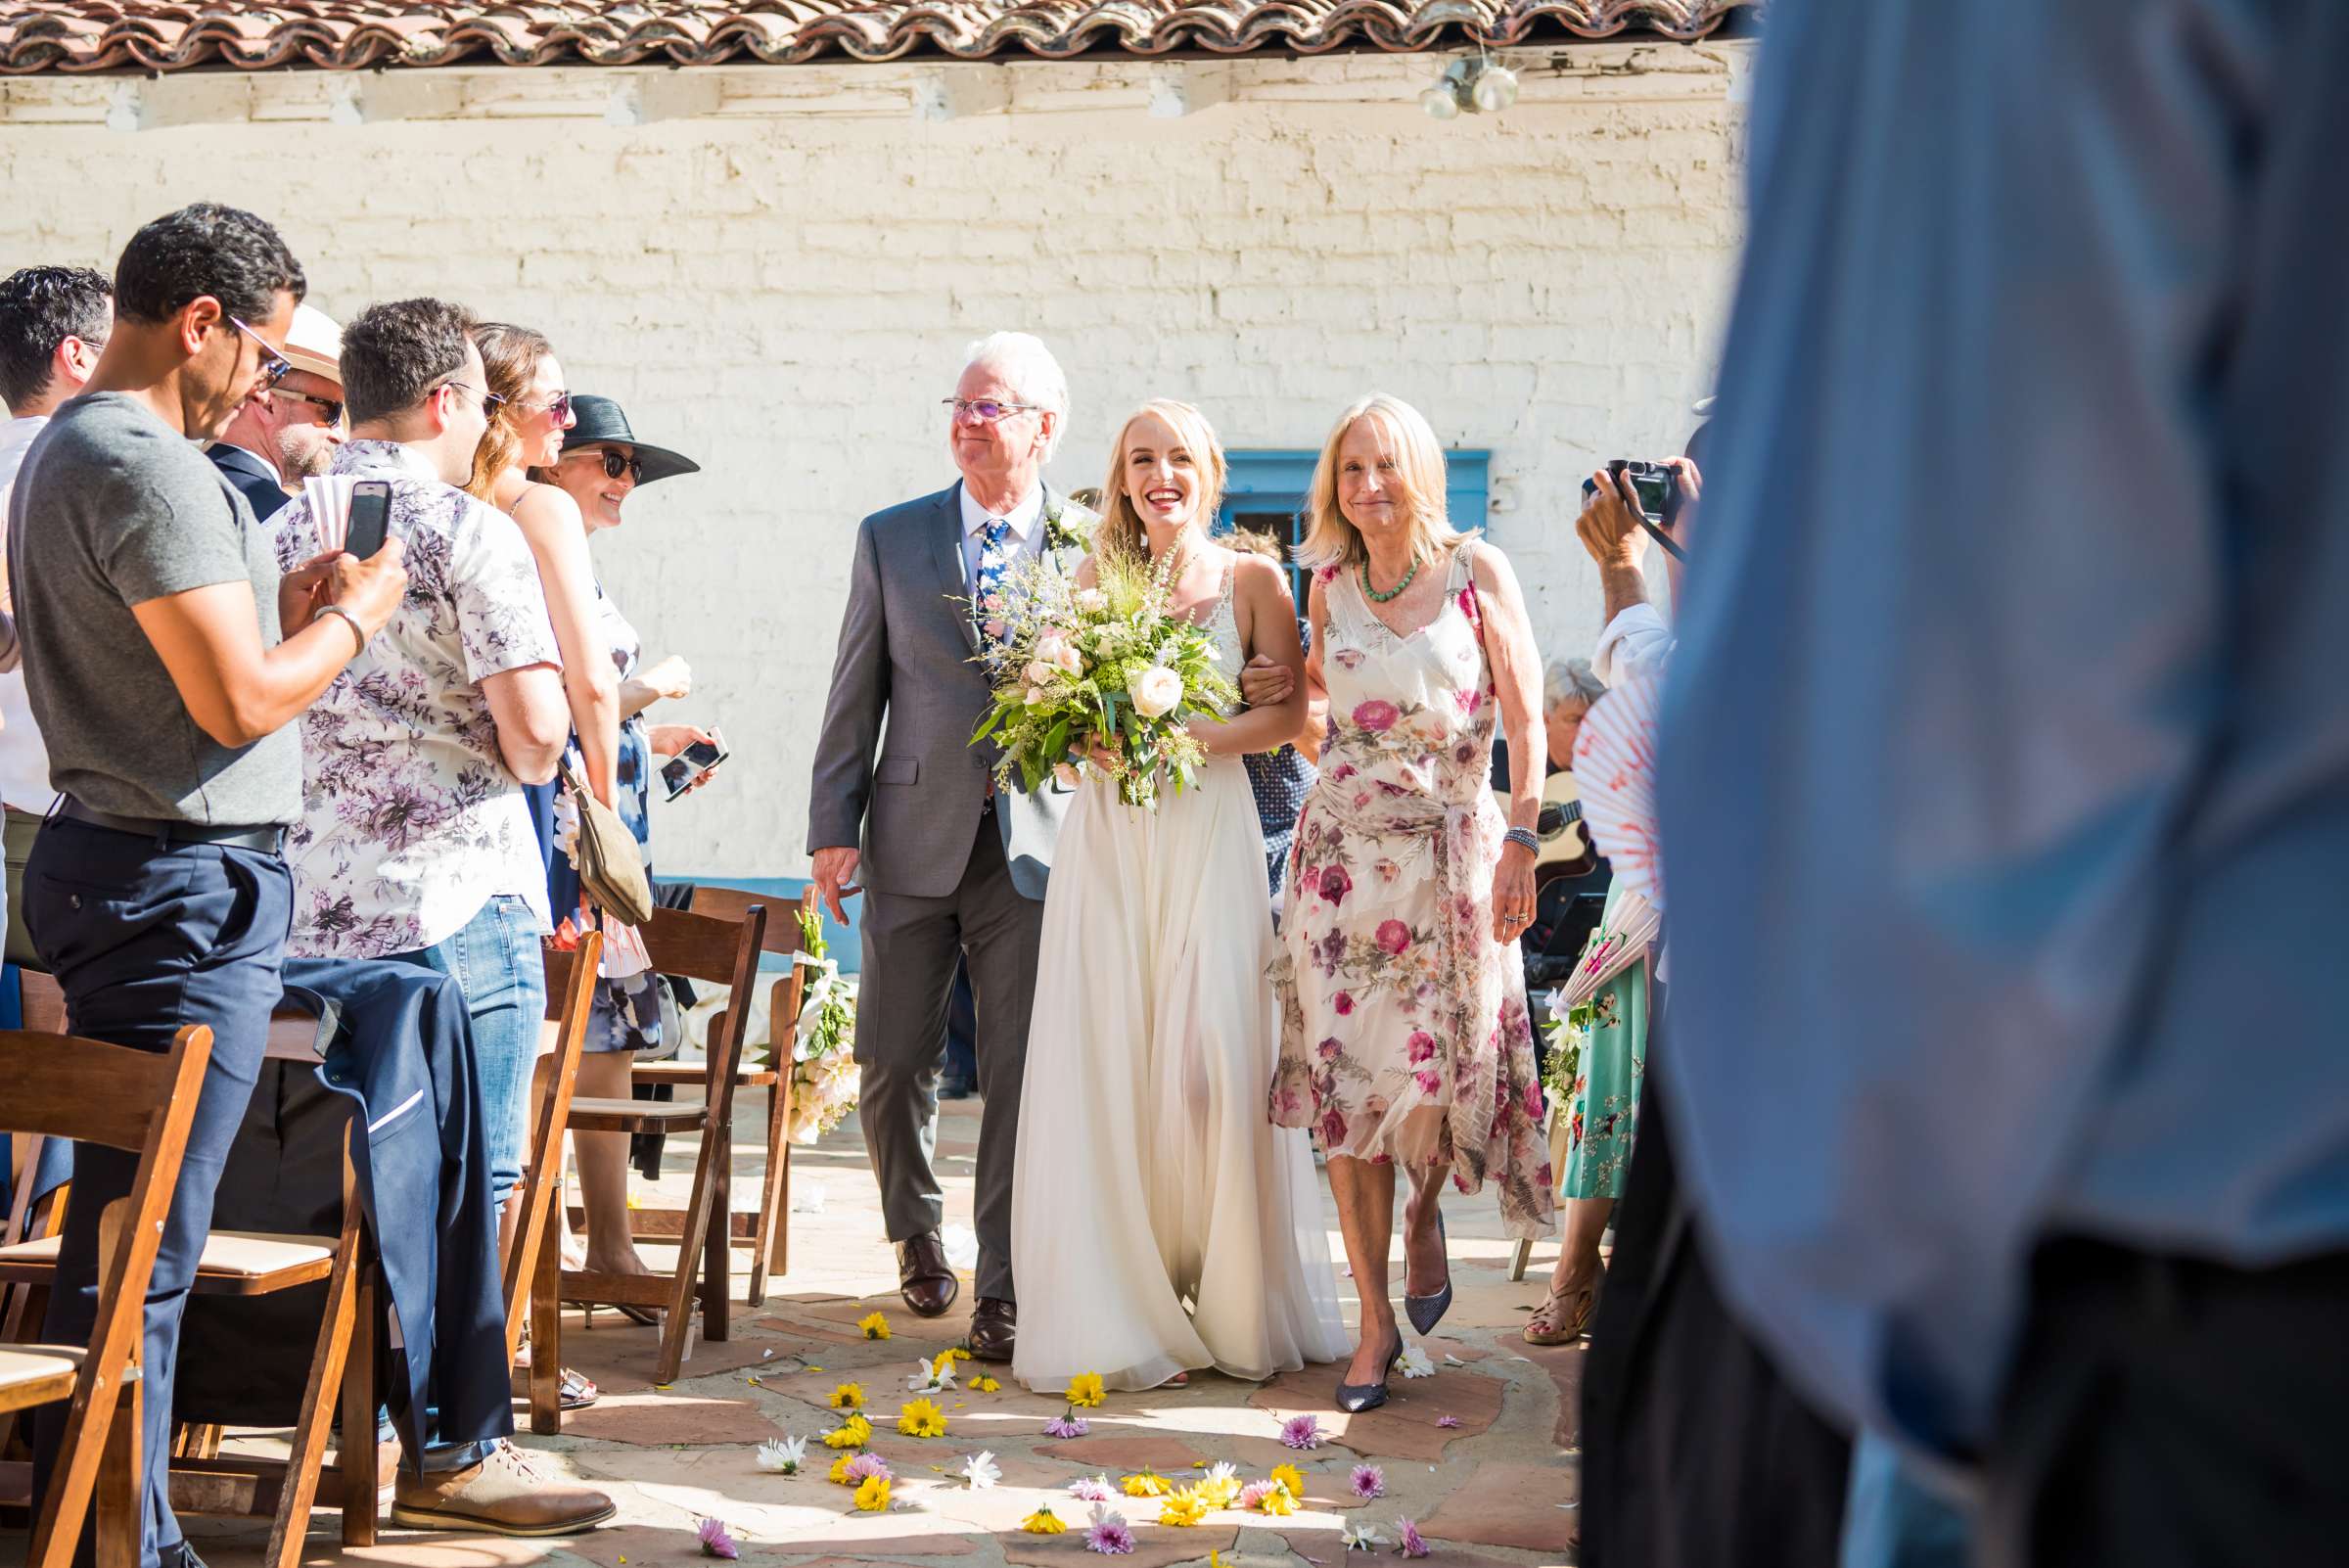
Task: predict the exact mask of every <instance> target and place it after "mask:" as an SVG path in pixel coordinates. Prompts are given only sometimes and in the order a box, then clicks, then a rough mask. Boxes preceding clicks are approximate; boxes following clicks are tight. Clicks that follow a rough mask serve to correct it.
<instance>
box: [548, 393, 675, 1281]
mask: <svg viewBox="0 0 2349 1568" xmlns="http://www.w3.org/2000/svg"><path fill="white" fill-rule="evenodd" d="M569 403H570V414H571V419H572V424H571V427H570V428H569V429H568V430H566V431H565V432H563V434H562V437H561V451H560V455H559V456H558V457H557V459H556V461H555V462H554V464H553V465H552V466H551V467H543V468H541V467H533V468H531V469H530V473H529V478H530V480H532V481H536V482H538V483H540V484H545V485H549V486H552V487H553V488H554V489H556V490H558V491H559V492H561V494H562V495H563V496H564V497H565V498H567V499H568V500H569V501H570V503H571V504H572V506H573V508H575V509H576V515H577V517H578V520H579V527H580V529H581V530H582V532H581V535H580V536H581V538H582V540H583V541H585V540H592V539H593V538H594V537H595V535H596V534H597V533H600V532H602V531H603V530H606V529H616V528H618V527H620V525H621V509H622V507H623V506H625V505H626V503H627V499H628V497H629V496H630V495H632V494H634V493H635V491H636V487H637V486H638V485H640V484H652V483H653V482H654V481H656V480H665V479H672V478H674V477H676V476H677V475H680V474H696V473H699V472H701V465H700V464H698V463H695V462H694V461H692V460H691V459H690V458H686V457H683V456H681V455H679V454H678V453H676V452H672V451H670V450H669V449H668V448H667V447H665V446H653V445H649V444H647V443H645V442H643V441H640V440H638V439H637V438H636V433H635V431H634V430H632V429H631V428H630V427H629V424H628V417H627V415H626V414H625V413H624V412H622V409H621V406H620V404H619V403H617V402H615V401H613V400H612V399H611V398H609V397H592V396H588V395H587V394H585V393H580V394H577V395H575V396H572V397H571V398H570V399H569ZM588 586H589V587H590V588H591V589H592V591H593V593H594V607H595V638H596V645H597V651H598V654H599V655H600V656H601V657H603V658H606V659H608V660H609V661H610V664H609V666H608V667H607V668H608V669H611V670H612V672H613V674H614V677H615V679H616V681H617V683H618V693H619V712H620V726H619V745H618V747H617V749H616V751H615V755H614V768H613V781H614V791H613V801H612V805H613V807H614V809H616V810H617V811H618V812H619V813H620V819H621V820H622V822H624V823H626V824H627V827H628V831H630V832H631V833H633V834H635V836H636V843H637V847H638V849H639V851H640V852H641V853H643V855H644V863H645V869H646V871H647V872H648V873H649V872H650V871H651V869H652V849H651V839H652V820H651V814H650V807H651V801H652V792H653V789H654V787H655V779H654V772H655V763H654V759H656V758H676V757H678V756H679V755H680V754H682V753H684V752H685V751H686V750H687V748H689V747H707V748H710V749H711V750H712V751H714V750H715V749H716V742H717V738H716V737H715V736H714V735H713V734H711V733H709V732H708V731H705V730H702V729H697V728H696V727H694V726H693V725H691V724H647V723H646V722H645V718H644V715H645V711H646V710H647V709H649V708H651V707H652V706H653V705H654V704H655V703H657V702H661V701H663V700H675V699H680V698H683V697H684V696H685V695H686V694H687V693H688V692H689V691H691V690H692V689H693V675H692V671H691V670H690V669H687V668H686V665H685V661H684V660H682V659H679V658H676V657H675V656H674V655H671V656H670V657H668V658H667V659H664V660H661V661H660V662H659V663H657V664H653V665H649V666H648V665H646V664H645V662H644V642H643V639H642V638H640V637H639V636H637V634H636V631H635V628H634V627H632V626H630V625H629V624H628V623H627V621H626V619H625V618H624V617H622V615H621V613H620V607H619V606H618V605H616V604H615V603H614V602H613V601H612V597H611V595H609V594H607V593H606V592H604V590H603V585H602V584H601V583H599V582H596V581H594V580H593V578H592V577H591V578H590V579H589V583H588ZM570 755H571V760H572V763H573V765H574V766H575V767H583V764H584V759H583V757H582V755H581V748H580V745H579V737H578V736H577V735H576V734H575V735H574V736H573V737H572V741H571V754H570ZM701 755H705V754H701V753H698V752H697V754H696V758H695V759H693V761H698V760H699V757H700V756H701ZM707 777H708V772H707V770H706V769H704V770H701V771H700V772H699V774H698V776H692V777H691V781H690V782H688V783H687V785H686V789H685V792H686V793H690V792H691V791H692V790H695V789H698V788H700V787H701V783H702V781H703V779H706V778H707ZM550 788H551V787H550ZM662 789H663V793H665V794H666V793H668V786H667V785H663V786H662ZM546 875H547V892H548V897H549V899H550V901H551V903H552V905H553V908H554V910H555V915H556V918H557V919H561V918H562V917H563V916H564V915H565V914H571V915H572V916H573V917H574V918H575V919H578V918H580V916H579V914H578V911H579V907H580V899H579V878H578V872H577V870H576V868H575V867H574V866H573V865H572V863H571V860H570V858H569V857H568V856H566V855H565V854H564V853H562V852H561V851H560V850H557V849H552V848H550V849H549V852H548V854H547V871H546ZM609 952H610V949H609V948H607V954H608V955H609ZM627 968H628V965H627V962H626V959H625V957H624V956H623V957H622V958H620V959H617V960H609V961H607V962H606V964H605V966H604V978H603V981H602V983H601V984H600V985H599V986H598V987H597V988H596V993H595V1004H594V1011H593V1013H592V1014H591V1015H590V1018H589V1022H588V1026H587V1041H586V1045H585V1054H584V1055H582V1056H581V1057H580V1059H579V1077H578V1087H577V1091H576V1092H578V1093H580V1094H582V1095H586V1096H589V1097H591V1098H595V1099H626V1098H627V1097H628V1093H629V1089H630V1086H631V1082H632V1072H633V1069H634V1066H635V1061H636V1052H637V1051H639V1050H643V1049H649V1048H651V1047H653V1046H656V1045H659V1044H660V1043H661V1042H662V1041H661V998H660V991H659V988H658V987H657V986H656V985H655V984H654V977H653V975H652V974H651V972H650V971H649V970H645V969H641V968H639V969H636V970H635V971H634V972H632V973H627V972H623V971H625V970H627ZM573 1137H574V1140H575V1142H576V1147H577V1149H578V1155H579V1196H580V1202H581V1205H582V1207H584V1208H585V1210H586V1212H587V1258H586V1267H587V1268H590V1269H592V1270H596V1271H599V1272H604V1273H623V1274H641V1273H648V1272H650V1270H649V1269H648V1268H646V1267H645V1264H644V1260H643V1259H641V1258H639V1257H638V1256H637V1255H636V1243H635V1240H634V1238H633V1237H632V1236H631V1235H630V1233H629V1223H628V1135H627V1134H626V1133H625V1132H578V1133H574V1134H573ZM619 1310H620V1311H621V1312H622V1314H625V1315H626V1316H629V1317H632V1318H634V1319H636V1320H637V1321H639V1322H643V1323H651V1322H655V1321H658V1316H657V1314H654V1313H652V1312H649V1311H646V1310H644V1309H641V1308H634V1307H626V1306H622V1307H621V1308H620V1309H619Z"/></svg>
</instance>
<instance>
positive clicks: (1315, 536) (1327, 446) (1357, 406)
mask: <svg viewBox="0 0 2349 1568" xmlns="http://www.w3.org/2000/svg"><path fill="white" fill-rule="evenodd" d="M1364 419H1368V420H1375V421H1377V423H1378V427H1379V429H1380V430H1381V432H1383V434H1384V436H1385V440H1384V441H1383V442H1382V443H1381V444H1382V446H1384V447H1385V448H1387V449H1388V451H1389V455H1391V456H1392V457H1393V458H1394V459H1395V490H1396V497H1395V499H1396V507H1397V510H1398V511H1400V512H1401V513H1402V514H1403V519H1404V521H1405V523H1406V524H1408V525H1409V526H1410V530H1411V532H1410V539H1411V555H1412V558H1413V559H1414V560H1433V559H1434V558H1435V557H1437V556H1438V555H1441V554H1442V553H1443V552H1444V551H1445V550H1447V549H1449V548H1451V546H1452V545H1453V544H1456V543H1457V542H1458V540H1457V538H1455V537H1454V535H1453V533H1452V531H1451V518H1450V516H1449V515H1447V513H1446V512H1445V509H1444V447H1443V445H1442V443H1441V442H1439V441H1438V440H1437V439H1436V432H1435V427H1434V426H1432V425H1430V424H1428V422H1427V416H1426V415H1424V414H1422V413H1420V412H1419V410H1417V409H1416V408H1413V407H1412V406H1411V405H1410V404H1408V403H1406V402H1405V401H1404V400H1403V399H1402V398H1400V397H1390V396H1388V395H1387V394H1386V393H1385V392H1373V393H1371V394H1370V395H1369V396H1367V397H1363V398H1359V399H1358V400H1356V401H1355V402H1353V403H1351V404H1349V405H1348V406H1347V409H1346V412H1344V413H1342V414H1340V415H1339V416H1338V422H1337V423H1336V424H1335V425H1332V426H1331V427H1330V429H1329V439H1328V440H1326V441H1323V442H1322V443H1321V460H1320V461H1319V462H1318V463H1315V464H1314V465H1313V487H1312V488H1311V489H1310V490H1308V491H1307V492H1306V497H1305V515H1306V532H1305V538H1304V539H1303V540H1302V541H1301V542H1300V543H1299V544H1298V546H1297V560H1298V564H1299V565H1301V566H1307V567H1313V568H1315V569H1320V568H1324V567H1347V566H1358V565H1359V564H1361V563H1362V562H1364V561H1367V560H1368V559H1369V558H1370V553H1369V551H1368V550H1367V549H1365V548H1364V547H1363V544H1362V535H1361V533H1360V531H1359V530H1357V529H1356V528H1355V526H1354V525H1353V524H1352V523H1349V522H1347V521H1346V514H1345V513H1344V512H1343V511H1341V510H1340V509H1339V506H1338V445H1339V443H1340V442H1342V441H1344V440H1345V439H1346V433H1347V432H1348V431H1350V430H1352V429H1354V427H1355V425H1356V423H1357V422H1358V421H1360V420H1364Z"/></svg>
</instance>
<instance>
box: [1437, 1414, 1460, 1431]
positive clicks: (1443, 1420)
mask: <svg viewBox="0 0 2349 1568" xmlns="http://www.w3.org/2000/svg"><path fill="white" fill-rule="evenodd" d="M1459 1424H1460V1418H1459V1417H1458V1416H1456V1415H1439V1416H1437V1417H1436V1425H1438V1426H1440V1427H1442V1428H1444V1429H1445V1430H1446V1431H1450V1430H1451V1428H1453V1427H1455V1426H1457V1425H1459Z"/></svg>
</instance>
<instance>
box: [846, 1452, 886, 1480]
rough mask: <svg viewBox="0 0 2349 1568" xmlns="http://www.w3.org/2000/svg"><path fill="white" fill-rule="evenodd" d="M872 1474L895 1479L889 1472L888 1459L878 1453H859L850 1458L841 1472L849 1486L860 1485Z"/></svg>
mask: <svg viewBox="0 0 2349 1568" xmlns="http://www.w3.org/2000/svg"><path fill="white" fill-rule="evenodd" d="M874 1476H879V1477H880V1478H881V1479H882V1480H884V1481H895V1480H896V1479H897V1477H896V1476H895V1475H894V1474H892V1473H891V1472H890V1468H889V1461H888V1460H887V1459H884V1458H883V1457H881V1455H880V1454H878V1453H859V1454H857V1455H856V1457H854V1458H853V1459H851V1460H850V1461H849V1467H848V1468H847V1469H846V1470H843V1471H842V1472H841V1478H842V1479H843V1480H844V1481H845V1482H846V1483H847V1484H848V1485H849V1486H851V1487H859V1486H862V1485H863V1484H864V1483H865V1482H867V1481H870V1480H871V1479H872V1478H873V1477H874Z"/></svg>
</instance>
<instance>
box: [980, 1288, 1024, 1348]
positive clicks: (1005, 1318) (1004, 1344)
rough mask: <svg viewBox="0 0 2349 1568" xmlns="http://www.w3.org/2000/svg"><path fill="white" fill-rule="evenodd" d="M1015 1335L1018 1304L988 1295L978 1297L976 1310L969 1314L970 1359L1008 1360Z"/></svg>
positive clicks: (1017, 1332) (1018, 1318) (1018, 1327)
mask: <svg viewBox="0 0 2349 1568" xmlns="http://www.w3.org/2000/svg"><path fill="white" fill-rule="evenodd" d="M1019 1336H1020V1314H1019V1309H1018V1308H1016V1307H1014V1306H1013V1305H1012V1304H1011V1303H1010V1302H1007V1301H997V1300H995V1299H994V1298H993V1297H991V1296H982V1297H980V1298H979V1306H978V1310H977V1311H975V1312H973V1313H972V1314H971V1338H970V1345H971V1360H975V1361H1008V1360H1011V1352H1012V1347H1013V1346H1014V1345H1015V1344H1016V1343H1018V1340H1019Z"/></svg>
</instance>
